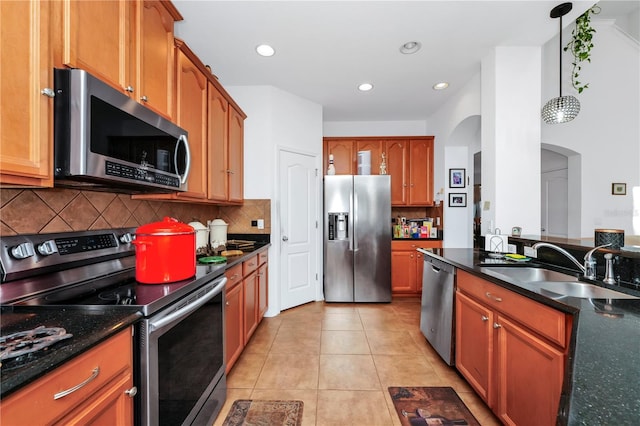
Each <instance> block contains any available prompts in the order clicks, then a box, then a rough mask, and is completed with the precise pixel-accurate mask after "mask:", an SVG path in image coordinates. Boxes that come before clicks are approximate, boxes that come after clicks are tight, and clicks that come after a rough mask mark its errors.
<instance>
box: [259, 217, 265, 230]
mask: <svg viewBox="0 0 640 426" xmlns="http://www.w3.org/2000/svg"><path fill="white" fill-rule="evenodd" d="M258 229H264V219H258Z"/></svg>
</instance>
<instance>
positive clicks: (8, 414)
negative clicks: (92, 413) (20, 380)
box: [1, 329, 133, 425]
mask: <svg viewBox="0 0 640 426" xmlns="http://www.w3.org/2000/svg"><path fill="white" fill-rule="evenodd" d="M132 345H133V343H132V337H131V329H127V330H126V331H123V332H121V333H119V334H118V335H116V336H114V337H112V338H110V339H109V340H107V341H105V342H103V343H101V344H99V345H98V346H96V347H94V348H93V349H91V350H89V351H87V352H85V353H84V354H82V355H79V356H78V357H76V358H74V359H73V360H71V361H69V362H67V363H66V364H64V365H62V366H61V367H59V368H57V369H56V370H54V371H52V372H51V373H48V374H46V375H45V376H44V377H42V378H40V379H38V380H37V381H35V382H33V383H31V384H30V385H28V386H27V387H25V388H24V389H21V390H20V391H18V392H17V393H15V394H13V395H11V396H9V397H8V398H7V399H5V400H3V401H2V419H1V423H2V424H24V425H35V424H41V423H42V422H43V418H46V419H50V420H51V422H50V423H54V422H55V421H56V420H59V419H60V418H61V417H62V416H64V415H66V414H67V413H68V412H69V411H71V410H73V409H74V408H75V407H77V406H79V405H80V404H83V403H84V402H85V401H87V400H90V399H91V398H93V397H95V395H96V394H100V393H101V392H102V391H104V389H101V388H103V387H104V386H105V385H106V384H107V383H109V382H110V381H111V380H112V379H114V378H115V377H117V376H119V375H121V374H122V373H126V372H127V371H129V373H131V372H132V371H133V346H132ZM96 371H97V373H96ZM93 376H95V377H94V378H93V379H90V378H91V377H93ZM83 382H86V384H85V385H84V386H82V387H80V388H78V389H77V390H76V391H75V392H71V393H69V394H67V395H66V396H61V397H58V399H54V396H55V395H56V394H59V393H61V392H63V391H65V390H69V389H72V388H73V387H74V386H77V385H79V384H81V383H83ZM43 416H44V417H43Z"/></svg>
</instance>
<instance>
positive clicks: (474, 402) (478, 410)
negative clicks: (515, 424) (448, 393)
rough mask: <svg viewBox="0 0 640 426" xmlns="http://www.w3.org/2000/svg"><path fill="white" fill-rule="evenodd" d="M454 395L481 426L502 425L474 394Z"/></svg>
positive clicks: (461, 393) (462, 393)
mask: <svg viewBox="0 0 640 426" xmlns="http://www.w3.org/2000/svg"><path fill="white" fill-rule="evenodd" d="M456 393H457V394H458V396H459V397H460V399H461V400H462V402H464V405H466V406H467V408H468V409H469V411H471V414H473V417H475V418H476V420H478V423H480V424H481V425H482V426H500V425H501V424H502V422H500V421H499V420H498V419H497V418H496V416H494V415H493V412H491V410H490V409H489V407H487V406H486V404H485V403H484V401H482V399H480V397H479V396H478V395H477V394H476V393H475V392H473V391H471V392H461V391H456Z"/></svg>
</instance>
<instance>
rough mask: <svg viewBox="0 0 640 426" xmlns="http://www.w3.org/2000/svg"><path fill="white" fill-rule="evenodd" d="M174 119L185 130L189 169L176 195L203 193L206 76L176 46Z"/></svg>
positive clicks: (205, 152)
mask: <svg viewBox="0 0 640 426" xmlns="http://www.w3.org/2000/svg"><path fill="white" fill-rule="evenodd" d="M176 63H177V66H176V70H177V71H176V101H177V108H176V121H177V123H178V126H180V127H182V128H183V129H185V130H186V131H187V132H189V149H190V151H191V169H190V172H189V178H188V182H187V191H186V192H184V193H180V194H178V197H179V198H183V197H184V198H199V199H205V198H206V196H207V149H206V134H207V79H206V77H205V75H204V74H203V73H202V72H201V71H200V69H199V68H198V67H197V65H196V64H194V63H193V61H192V60H191V59H190V58H189V57H187V55H185V54H184V53H183V52H182V51H181V50H180V49H178V50H177V53H176Z"/></svg>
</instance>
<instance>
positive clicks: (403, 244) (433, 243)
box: [391, 240, 442, 251]
mask: <svg viewBox="0 0 640 426" xmlns="http://www.w3.org/2000/svg"><path fill="white" fill-rule="evenodd" d="M438 247H442V241H440V240H422V241H421V240H407V241H398V240H394V241H391V250H403V251H409V250H411V251H413V250H416V249H419V248H424V249H428V248H438Z"/></svg>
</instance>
